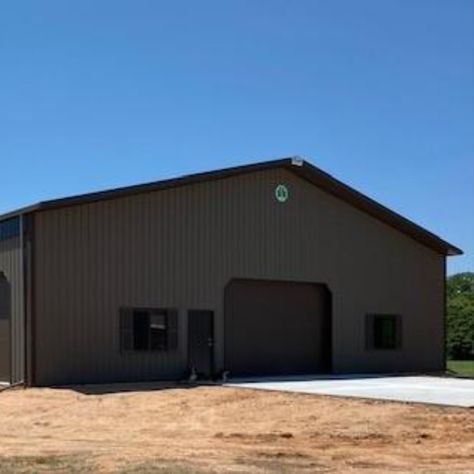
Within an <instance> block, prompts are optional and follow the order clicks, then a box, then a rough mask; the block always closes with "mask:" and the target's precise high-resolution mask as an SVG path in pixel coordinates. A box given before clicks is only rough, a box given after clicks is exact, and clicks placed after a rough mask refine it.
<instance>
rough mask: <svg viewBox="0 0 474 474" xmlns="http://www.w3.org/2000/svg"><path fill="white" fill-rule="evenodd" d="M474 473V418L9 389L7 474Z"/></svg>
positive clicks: (426, 410)
mask: <svg viewBox="0 0 474 474" xmlns="http://www.w3.org/2000/svg"><path fill="white" fill-rule="evenodd" d="M7 472H8V473H10V472H25V473H26V472H31V473H33V472H34V473H36V472H48V473H49V472H64V473H66V472H67V473H75V472H78V473H79V472H80V473H82V472H123V473H152V472H159V473H165V472H169V473H179V474H185V473H191V472H192V473H194V472H196V473H201V472H219V473H221V472H242V473H253V472H256V473H257V472H262V473H267V472H268V473H273V472H278V473H293V472H351V473H358V472H364V473H384V472H398V473H401V472H410V473H411V472H426V473H428V472H429V473H433V472H436V473H444V472H446V473H455V472H463V473H468V472H470V473H474V411H473V410H469V409H461V408H449V407H435V406H427V405H425V406H424V405H411V404H403V403H393V402H378V401H365V400H355V399H343V398H332V397H321V396H314V395H304V394H291V393H277V392H268V391H255V390H249V389H235V388H227V387H196V388H186V387H176V386H175V387H163V386H157V385H141V386H137V385H134V386H117V385H115V386H87V387H85V386H83V387H72V388H62V389H28V390H23V389H21V390H7V391H3V392H0V473H7Z"/></svg>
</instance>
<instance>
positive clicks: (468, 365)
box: [448, 360, 474, 377]
mask: <svg viewBox="0 0 474 474" xmlns="http://www.w3.org/2000/svg"><path fill="white" fill-rule="evenodd" d="M448 370H450V371H451V372H454V373H456V374H457V375H463V376H465V377H474V360H448Z"/></svg>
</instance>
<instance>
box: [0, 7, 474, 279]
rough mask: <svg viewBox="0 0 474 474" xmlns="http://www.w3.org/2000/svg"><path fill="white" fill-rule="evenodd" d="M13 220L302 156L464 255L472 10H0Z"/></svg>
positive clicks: (472, 235) (468, 247)
mask: <svg viewBox="0 0 474 474" xmlns="http://www.w3.org/2000/svg"><path fill="white" fill-rule="evenodd" d="M0 61H1V62H0V173H1V177H2V180H1V182H2V186H1V192H0V212H3V211H8V210H10V209H13V208H15V207H19V206H22V205H25V204H29V203H31V202H36V201H40V200H44V199H48V198H55V197H59V196H65V195H70V194H77V193H83V192H88V191H93V190H98V189H102V188H108V187H114V186H121V185H127V184H132V183H138V182H142V181H152V180H155V179H160V178H164V177H169V176H175V175H180V174H184V173H190V172H195V171H202V170H207V169H213V168H220V167H226V166H233V165H238V164H242V163H248V162H253V161H259V160H267V159H272V158H277V157H282V156H288V155H302V156H303V157H305V158H307V159H308V160H310V161H311V162H313V163H314V164H316V165H317V166H319V167H321V168H323V169H324V170H326V171H327V172H329V173H331V174H333V175H334V176H336V177H337V178H339V179H341V180H343V181H345V182H347V183H348V184H350V185H352V186H354V187H356V188H357V189H359V190H360V191H362V192H364V193H366V194H368V195H369V196H371V197H373V198H375V199H377V200H379V201H380V202H382V203H383V204H385V205H387V206H389V207H391V208H392V209H394V210H396V211H398V212H400V213H402V214H404V215H405V216H407V217H408V218H410V219H412V220H414V221H416V222H418V223H419V224H421V225H423V226H425V227H427V228H428V229H430V230H432V231H433V232H435V233H437V234H438V235H440V236H442V237H443V238H445V239H447V240H449V241H450V242H452V243H454V244H456V245H458V246H460V247H461V248H463V249H464V250H465V251H466V255H465V256H463V257H456V258H451V259H449V267H448V268H449V272H450V273H452V272H456V271H466V270H471V271H472V270H474V85H473V84H474V2H473V1H472V0H383V1H380V0H357V1H354V0H331V1H330V0H324V1H323V0H308V1H306V0H298V1H292V0H286V1H282V0H225V1H223V0H219V1H217V0H216V1H207V0H201V1H199V2H196V1H167V2H165V1H160V0H133V1H132V0H128V1H121V0H113V1H112V0H93V1H91V0H81V1H76V2H65V1H63V0H42V1H41V2H38V1H28V0H21V1H15V2H3V3H2V5H1V8H0Z"/></svg>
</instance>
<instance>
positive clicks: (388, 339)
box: [366, 314, 401, 350]
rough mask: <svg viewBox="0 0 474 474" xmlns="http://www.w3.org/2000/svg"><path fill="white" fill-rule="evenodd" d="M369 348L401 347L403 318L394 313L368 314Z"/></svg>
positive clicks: (367, 332)
mask: <svg viewBox="0 0 474 474" xmlns="http://www.w3.org/2000/svg"><path fill="white" fill-rule="evenodd" d="M366 326H367V327H366V334H367V349H375V350H379V349H381V350H384V349H400V347H401V318H400V316H398V315H394V314H368V315H367V322H366Z"/></svg>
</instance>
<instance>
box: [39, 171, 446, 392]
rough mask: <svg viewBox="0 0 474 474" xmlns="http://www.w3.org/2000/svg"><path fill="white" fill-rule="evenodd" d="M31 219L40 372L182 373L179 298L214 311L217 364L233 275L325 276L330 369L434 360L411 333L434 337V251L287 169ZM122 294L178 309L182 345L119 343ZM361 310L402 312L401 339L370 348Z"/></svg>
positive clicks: (439, 262) (438, 270) (44, 376)
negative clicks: (282, 191)
mask: <svg viewBox="0 0 474 474" xmlns="http://www.w3.org/2000/svg"><path fill="white" fill-rule="evenodd" d="M279 183H284V184H286V185H287V186H288V188H289V190H290V198H289V200H288V202H286V203H284V204H281V203H278V202H277V201H276V199H275V197H274V189H275V187H276V185H277V184H279ZM36 218H37V230H36V247H37V252H36V255H37V265H36V284H37V335H38V337H37V344H38V350H37V354H38V367H37V370H38V383H40V384H53V383H72V382H107V381H124V380H154V379H167V378H176V377H179V376H181V375H182V374H183V373H184V372H185V371H186V368H187V363H186V358H187V349H186V348H187V339H186V327H187V320H186V318H187V310H189V309H204V310H206V309H207V310H212V311H214V313H215V331H216V334H215V335H216V344H215V360H216V368H217V369H221V368H223V366H224V362H225V361H224V345H223V344H224V342H223V341H224V331H225V327H224V314H223V311H224V289H225V287H226V285H227V284H228V283H229V281H230V280H231V279H233V278H243V279H252V278H254V279H265V280H287V281H301V282H309V283H326V284H327V285H328V287H329V288H330V290H331V291H332V295H333V326H334V335H333V342H334V344H333V347H334V366H335V368H336V370H341V371H350V370H357V371H359V370H379V369H380V370H390V369H391V368H392V367H396V369H397V370H403V369H404V368H410V369H414V368H415V367H416V368H417V369H422V368H425V369H428V368H436V366H437V365H438V361H437V359H436V358H437V357H438V355H437V353H436V350H435V349H432V348H431V345H426V344H425V341H428V339H427V338H423V337H420V333H422V332H423V331H425V332H428V333H429V334H430V337H431V340H432V341H435V343H436V344H437V343H438V342H439V340H440V338H442V331H441V330H442V282H443V257H442V256H440V255H437V254H436V253H435V252H433V251H431V250H429V249H427V248H425V247H423V246H422V245H420V244H418V243H417V242H415V241H413V240H412V239H410V238H408V237H406V236H404V235H403V234H400V233H399V232H397V231H395V230H394V229H392V228H390V227H388V226H386V225H385V224H382V223H381V222H379V221H377V220H375V219H373V218H371V217H369V216H368V215H366V214H364V213H362V212H360V211H358V210H356V209H354V208H353V207H351V206H350V205H348V204H346V203H344V202H342V201H340V200H338V199H336V198H334V197H332V196H330V195H329V194H326V193H325V192H323V191H321V190H319V189H317V188H316V187H315V186H314V185H312V184H310V183H308V182H306V181H303V180H302V179H301V178H298V177H297V176H295V175H294V174H293V173H291V172H289V171H287V170H284V169H275V170H271V171H264V172H255V173H251V174H247V175H242V176H237V177H233V178H227V179H222V180H217V181H212V182H203V183H199V184H193V185H188V186H182V187H176V188H172V189H168V190H162V191H157V192H153V193H148V194H141V195H135V196H129V197H124V198H119V199H114V200H109V201H100V202H97V203H90V204H84V205H77V206H72V207H66V208H62V209H57V210H52V211H46V212H41V213H38V214H37V217H36ZM420 269H423V270H422V271H423V275H424V278H423V279H420V278H418V275H419V274H420V271H421V270H420ZM387 275H390V278H386V277H387ZM418 295H423V298H420V297H419V296H418ZM122 306H129V307H162V308H175V309H177V310H178V311H179V320H178V324H179V328H178V331H179V342H178V350H176V351H172V352H169V353H166V352H158V353H153V354H142V353H135V354H121V353H120V351H119V309H120V307H122ZM366 312H391V313H395V314H402V315H406V318H409V320H408V322H406V324H404V331H406V334H404V341H406V351H405V352H403V353H397V354H396V355H394V354H389V353H384V354H378V356H377V358H373V357H371V355H370V354H367V353H366V352H365V349H364V337H363V330H364V329H363V328H364V325H363V324H364V323H363V321H364V316H365V313H366ZM413 335H416V337H415V336H413ZM436 344H435V346H436ZM440 344H442V341H441V343H440ZM436 347H437V346H436ZM440 347H441V345H440Z"/></svg>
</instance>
